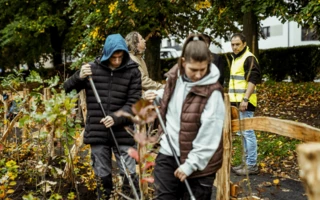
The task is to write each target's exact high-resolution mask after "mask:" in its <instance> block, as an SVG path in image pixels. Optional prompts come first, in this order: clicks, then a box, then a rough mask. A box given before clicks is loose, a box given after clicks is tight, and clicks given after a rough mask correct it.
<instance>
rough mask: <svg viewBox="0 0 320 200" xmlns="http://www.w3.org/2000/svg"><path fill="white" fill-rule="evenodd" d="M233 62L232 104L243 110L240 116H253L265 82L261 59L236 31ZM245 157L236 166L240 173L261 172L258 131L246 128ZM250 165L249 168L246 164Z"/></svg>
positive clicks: (234, 168) (243, 133)
mask: <svg viewBox="0 0 320 200" xmlns="http://www.w3.org/2000/svg"><path fill="white" fill-rule="evenodd" d="M231 47H232V51H233V54H232V57H233V60H232V64H231V68H230V82H229V97H230V102H231V105H233V106H237V107H238V108H239V110H240V119H242V118H250V117H253V115H254V111H255V108H256V107H257V94H256V85H257V84H259V83H260V82H261V72H260V67H259V63H258V60H257V58H256V57H255V56H254V55H253V54H252V53H251V52H250V51H249V47H248V46H247V42H246V37H245V35H243V34H241V33H236V34H234V35H233V36H232V37H231ZM240 134H241V135H242V136H243V137H242V138H243V145H244V150H245V152H244V153H245V157H244V159H243V162H242V164H241V165H239V166H236V167H232V171H234V172H235V173H236V174H237V175H246V174H247V172H248V174H258V173H259V168H258V166H257V139H256V135H255V132H254V130H243V131H241V133H240ZM245 164H246V165H247V167H246V165H245Z"/></svg>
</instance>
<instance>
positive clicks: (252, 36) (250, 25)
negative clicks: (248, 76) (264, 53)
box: [243, 10, 259, 58]
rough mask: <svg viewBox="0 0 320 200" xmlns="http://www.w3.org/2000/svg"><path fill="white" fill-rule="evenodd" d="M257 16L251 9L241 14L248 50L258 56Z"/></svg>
mask: <svg viewBox="0 0 320 200" xmlns="http://www.w3.org/2000/svg"><path fill="white" fill-rule="evenodd" d="M258 27H259V23H258V17H257V16H256V15H255V14H254V13H253V11H252V10H251V11H250V12H247V13H244V15H243V34H244V35H245V36H246V38H247V45H248V47H249V48H250V51H251V52H252V53H253V54H254V55H255V56H256V57H257V58H258V57H259V46H258Z"/></svg>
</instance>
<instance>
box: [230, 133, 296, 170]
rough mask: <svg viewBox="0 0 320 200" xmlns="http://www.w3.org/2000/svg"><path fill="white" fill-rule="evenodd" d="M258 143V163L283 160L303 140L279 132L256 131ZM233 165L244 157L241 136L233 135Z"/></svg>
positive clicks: (292, 153)
mask: <svg viewBox="0 0 320 200" xmlns="http://www.w3.org/2000/svg"><path fill="white" fill-rule="evenodd" d="M256 137H257V143H258V163H260V162H268V161H270V162H272V161H276V160H282V159H285V158H287V157H289V156H293V155H294V154H295V150H296V146H297V144H300V143H302V141H299V140H296V139H291V138H289V137H284V136H280V135H277V134H272V133H266V132H260V131H256ZM232 149H233V151H232V162H231V163H232V165H239V164H240V163H241V157H242V151H243V150H242V141H241V137H240V136H237V135H235V136H233V143H232Z"/></svg>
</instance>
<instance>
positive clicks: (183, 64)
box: [181, 57, 186, 68]
mask: <svg viewBox="0 0 320 200" xmlns="http://www.w3.org/2000/svg"><path fill="white" fill-rule="evenodd" d="M181 63H182V67H183V68H184V67H185V66H186V59H185V58H184V57H181Z"/></svg>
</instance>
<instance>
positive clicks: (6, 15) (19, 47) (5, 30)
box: [0, 0, 79, 68]
mask: <svg viewBox="0 0 320 200" xmlns="http://www.w3.org/2000/svg"><path fill="white" fill-rule="evenodd" d="M68 2H69V1H67V0H63V1H58V0H53V1H49V0H32V1H20V0H12V1H7V0H1V1H0V6H1V8H2V12H1V13H0V25H1V27H2V28H1V31H0V51H1V55H0V57H1V59H0V60H1V61H0V62H1V63H0V64H1V66H2V67H6V68H12V67H14V66H17V65H19V64H22V63H28V66H29V68H33V67H34V63H36V62H39V61H41V59H44V60H47V59H52V60H53V64H54V66H58V65H59V64H61V63H62V50H64V51H65V52H71V50H72V49H73V46H74V43H75V42H76V39H77V37H74V35H75V33H77V31H76V30H78V32H79V29H72V32H70V29H71V22H72V21H71V19H70V18H69V14H70V13H71V12H72V10H69V12H66V8H68V7H69V4H68Z"/></svg>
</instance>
